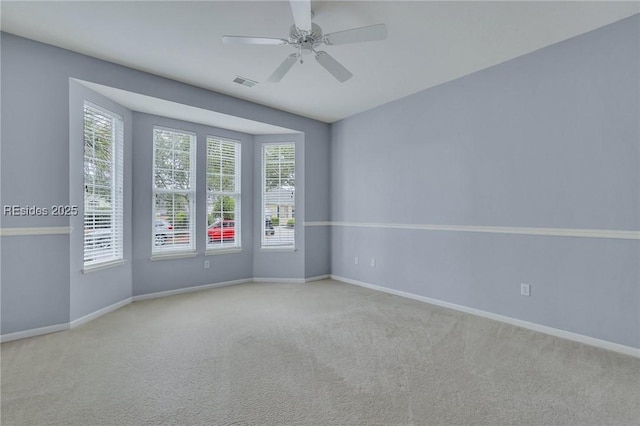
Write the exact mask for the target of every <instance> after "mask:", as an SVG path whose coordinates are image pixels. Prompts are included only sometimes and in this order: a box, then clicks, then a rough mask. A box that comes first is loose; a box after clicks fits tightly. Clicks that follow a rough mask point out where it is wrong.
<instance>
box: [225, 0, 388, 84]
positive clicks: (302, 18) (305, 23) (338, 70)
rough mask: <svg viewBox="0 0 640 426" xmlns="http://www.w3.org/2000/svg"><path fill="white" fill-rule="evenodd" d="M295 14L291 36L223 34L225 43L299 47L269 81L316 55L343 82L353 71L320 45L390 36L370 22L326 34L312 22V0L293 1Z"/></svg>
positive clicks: (383, 29)
mask: <svg viewBox="0 0 640 426" xmlns="http://www.w3.org/2000/svg"><path fill="white" fill-rule="evenodd" d="M289 4H290V5H291V12H292V14H293V21H294V23H293V25H292V26H291V27H290V28H289V39H288V40H285V39H277V38H267V37H246V36H224V37H223V38H222V42H223V43H225V44H254V45H260V44H267V45H290V46H291V47H293V48H294V49H296V53H292V54H290V55H289V56H288V57H286V58H285V59H284V61H283V62H282V63H281V64H280V66H279V67H278V68H277V69H276V70H275V71H274V72H273V74H271V76H270V77H269V78H268V79H267V81H269V82H271V83H277V82H279V81H280V80H282V77H284V75H285V74H286V73H287V72H289V70H290V69H291V67H293V65H294V64H295V63H296V62H298V61H299V62H300V63H301V64H302V63H303V62H304V61H303V59H302V58H303V56H307V55H310V54H312V53H313V54H315V58H316V61H318V63H319V64H320V65H322V66H323V67H324V68H325V69H326V70H327V71H328V72H329V73H330V74H331V75H333V76H334V77H335V78H336V80H338V81H339V82H341V83H344V82H345V81H347V80H349V79H350V78H351V77H353V74H352V73H351V72H350V71H349V70H347V69H346V68H345V67H344V66H342V65H341V64H340V63H339V62H338V61H336V60H335V59H334V58H333V57H331V56H330V55H329V54H328V53H327V52H324V51H318V50H316V49H317V48H318V47H320V46H321V45H323V44H324V45H327V46H333V45H336V44H351V43H362V42H367V41H377V40H384V39H386V38H387V27H386V25H384V24H376V25H370V26H368V27H360V28H352V29H350V30H344V31H338V32H335V33H330V34H323V32H322V28H320V26H319V25H317V24H315V23H313V22H311V18H312V17H313V11H312V10H311V1H310V0H290V1H289Z"/></svg>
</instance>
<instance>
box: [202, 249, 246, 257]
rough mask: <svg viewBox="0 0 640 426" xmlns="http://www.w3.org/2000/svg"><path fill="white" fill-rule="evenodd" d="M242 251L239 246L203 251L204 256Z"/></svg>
mask: <svg viewBox="0 0 640 426" xmlns="http://www.w3.org/2000/svg"><path fill="white" fill-rule="evenodd" d="M234 253H242V249H241V248H223V249H208V250H207V251H205V252H204V255H205V256H215V255H217V254H234Z"/></svg>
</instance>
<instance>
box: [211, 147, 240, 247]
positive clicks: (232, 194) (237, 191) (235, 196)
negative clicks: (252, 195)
mask: <svg viewBox="0 0 640 426" xmlns="http://www.w3.org/2000/svg"><path fill="white" fill-rule="evenodd" d="M210 141H211V142H219V143H221V144H233V146H234V157H235V158H234V161H235V166H234V175H233V177H234V181H235V185H234V187H235V188H234V189H235V191H223V190H220V191H215V190H210V188H209V176H210V175H215V174H216V173H214V172H211V171H210V170H209V154H210V152H209V142H210ZM205 145H206V148H205V150H206V155H205V157H206V158H205V162H206V167H205V168H206V170H205V184H206V185H205V186H206V188H205V197H206V214H205V218H204V220H205V230H206V240H205V241H206V243H205V253H206V254H216V253H224V252H233V251H240V250H242V143H241V142H240V141H238V140H235V139H231V138H224V137H219V136H215V135H207V136H206V138H205ZM220 161H221V162H222V161H223V159H222V157H221V158H220ZM219 175H220V177H222V176H223V173H222V164H221V165H220V172H219ZM215 196H229V197H232V198H233V199H234V218H233V221H234V241H233V243H232V244H229V243H226V244H225V242H224V231H223V230H224V221H225V220H226V219H224V216H223V217H222V221H223V222H222V223H221V225H222V226H221V234H222V235H221V237H222V238H221V241H220V243H219V244H218V243H211V241H210V240H209V227H210V226H212V225H213V224H210V223H209V198H210V197H215ZM222 213H223V212H222Z"/></svg>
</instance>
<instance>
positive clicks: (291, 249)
mask: <svg viewBox="0 0 640 426" xmlns="http://www.w3.org/2000/svg"><path fill="white" fill-rule="evenodd" d="M260 251H265V252H272V253H278V252H281V253H293V252H294V251H298V249H296V248H295V247H279V246H273V247H269V246H267V247H260Z"/></svg>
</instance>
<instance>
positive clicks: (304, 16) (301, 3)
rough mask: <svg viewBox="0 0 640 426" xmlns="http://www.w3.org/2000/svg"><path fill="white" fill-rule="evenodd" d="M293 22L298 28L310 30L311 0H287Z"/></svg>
mask: <svg viewBox="0 0 640 426" xmlns="http://www.w3.org/2000/svg"><path fill="white" fill-rule="evenodd" d="M289 4H290V5H291V13H293V22H295V24H296V27H297V28H298V29H299V30H303V31H311V0H289Z"/></svg>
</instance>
